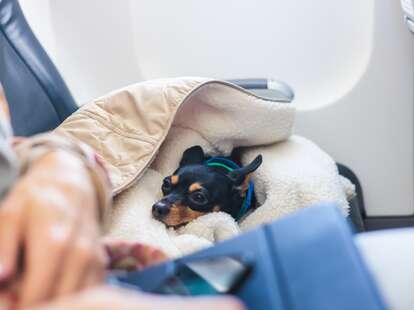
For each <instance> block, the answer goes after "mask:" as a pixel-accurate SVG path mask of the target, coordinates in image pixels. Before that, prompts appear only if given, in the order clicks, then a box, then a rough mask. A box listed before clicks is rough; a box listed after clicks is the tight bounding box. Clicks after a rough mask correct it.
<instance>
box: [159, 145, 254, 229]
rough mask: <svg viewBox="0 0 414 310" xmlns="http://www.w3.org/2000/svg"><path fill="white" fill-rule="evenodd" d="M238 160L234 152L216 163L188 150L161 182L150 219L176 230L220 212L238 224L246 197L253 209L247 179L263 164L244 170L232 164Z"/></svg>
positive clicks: (195, 149) (196, 149)
mask: <svg viewBox="0 0 414 310" xmlns="http://www.w3.org/2000/svg"><path fill="white" fill-rule="evenodd" d="M239 156H240V155H239V154H238V152H237V151H236V152H233V154H232V155H231V156H230V157H225V158H219V159H220V162H216V160H215V158H211V157H208V156H206V155H205V154H204V151H203V149H202V148H201V147H200V146H198V145H197V146H193V147H191V148H189V149H187V150H186V151H185V152H184V153H183V156H182V159H181V161H180V164H179V167H178V169H177V170H176V171H175V172H174V173H173V174H172V175H170V176H167V177H166V178H165V179H164V180H163V183H162V186H161V190H162V193H163V198H162V199H161V200H159V201H158V202H156V203H155V204H154V205H153V206H152V215H153V217H154V218H155V219H157V220H159V221H161V222H163V223H164V224H165V225H167V226H168V227H174V228H178V227H180V226H182V225H185V224H187V223H189V222H190V221H192V220H194V219H196V218H198V217H200V216H202V215H205V214H207V213H210V212H219V211H223V212H226V213H228V214H230V215H231V216H232V217H233V218H235V219H236V220H237V219H238V217H239V215H240V211H241V209H242V208H243V206H244V205H245V203H244V202H245V201H246V197H248V200H249V204H251V205H250V208H255V207H256V206H255V197H254V193H253V189H252V187H253V186H252V184H253V183H252V182H251V181H250V177H251V174H252V173H253V172H254V171H256V170H257V169H258V168H259V166H260V165H261V164H262V156H261V155H258V156H257V157H256V158H255V159H254V160H253V161H252V162H251V163H250V164H248V165H247V166H245V167H240V165H239V164H238V163H236V162H235V161H238V162H239V160H238V159H239V158H238V159H235V158H236V157H239ZM223 161H224V164H223ZM229 165H231V166H232V167H233V168H232V167H229ZM249 192H251V193H249ZM247 207H249V206H247ZM245 211H246V210H245Z"/></svg>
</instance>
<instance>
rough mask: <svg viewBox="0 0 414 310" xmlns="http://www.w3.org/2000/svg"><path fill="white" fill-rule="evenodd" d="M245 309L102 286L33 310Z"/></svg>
mask: <svg viewBox="0 0 414 310" xmlns="http://www.w3.org/2000/svg"><path fill="white" fill-rule="evenodd" d="M98 309H99V310H113V309H117V310H159V309H168V310H194V309H197V310H211V309H214V310H244V309H245V307H244V306H243V305H242V303H241V302H240V301H238V300H237V299H235V298H233V297H229V296H221V297H176V296H160V295H152V294H143V293H137V292H134V291H130V290H125V289H120V288H113V287H105V286H103V287H98V288H93V289H88V290H85V291H83V292H81V293H77V294H75V295H71V296H66V297H63V298H61V299H58V300H56V301H54V302H51V303H47V304H44V305H40V306H38V307H34V308H30V310H98Z"/></svg>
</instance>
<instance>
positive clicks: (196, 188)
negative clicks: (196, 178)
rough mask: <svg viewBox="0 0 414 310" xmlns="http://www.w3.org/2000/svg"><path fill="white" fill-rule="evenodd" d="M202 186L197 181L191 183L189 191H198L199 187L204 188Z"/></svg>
mask: <svg viewBox="0 0 414 310" xmlns="http://www.w3.org/2000/svg"><path fill="white" fill-rule="evenodd" d="M202 188H203V187H202V186H201V185H200V183H198V182H196V183H193V184H191V185H190V187H189V188H188V191H189V192H190V193H191V192H194V191H196V190H198V189H202Z"/></svg>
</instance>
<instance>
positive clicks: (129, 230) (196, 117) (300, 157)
mask: <svg viewBox="0 0 414 310" xmlns="http://www.w3.org/2000/svg"><path fill="white" fill-rule="evenodd" d="M214 87H215V86H207V87H205V89H204V90H203V91H201V92H198V93H197V95H194V96H193V97H191V98H187V99H186V102H185V103H184V104H183V106H181V107H180V109H179V111H178V113H177V115H176V118H175V121H174V123H173V126H172V127H171V129H170V131H169V134H168V136H167V138H166V140H165V141H164V143H163V145H162V146H161V148H160V150H159V153H158V155H157V157H156V158H155V160H154V162H153V163H152V165H151V167H150V168H148V169H147V170H146V172H145V174H144V176H143V177H142V178H140V179H139V181H138V182H137V183H136V184H134V185H133V186H132V187H130V188H129V189H127V190H125V191H124V192H122V193H121V194H119V195H118V196H117V197H116V199H115V207H114V208H113V210H112V213H111V214H108V216H107V221H106V232H107V238H110V239H121V240H126V241H137V242H144V243H148V244H151V245H153V246H156V247H158V248H160V249H162V250H164V251H165V252H166V253H167V255H169V256H171V257H177V256H181V255H184V254H188V253H191V252H193V251H195V250H198V249H201V248H204V247H206V246H209V245H211V244H212V243H214V242H217V241H221V240H224V239H227V238H230V237H233V236H235V235H237V234H239V233H240V232H243V231H246V230H249V229H252V228H254V227H256V226H257V225H260V224H263V223H266V222H270V221H273V220H275V219H278V218H280V217H282V216H285V215H287V214H289V213H291V212H294V211H296V210H298V209H300V208H304V207H309V206H311V205H312V204H315V203H318V202H322V201H324V202H326V201H329V202H334V203H336V204H337V205H338V206H340V207H341V208H342V210H343V212H344V214H345V215H346V214H347V213H348V208H349V206H348V202H347V196H348V198H350V196H352V195H353V194H354V187H353V185H352V184H351V183H350V182H349V181H347V180H346V179H344V178H342V177H340V176H339V175H338V171H337V168H336V165H335V162H334V161H333V160H332V158H331V157H330V156H329V155H327V154H326V153H325V152H324V151H322V150H321V149H320V148H319V147H317V146H316V145H315V144H314V143H312V142H310V141H309V140H307V139H305V138H302V137H299V136H292V137H290V138H289V136H290V134H291V132H292V126H293V120H294V109H293V108H292V107H291V106H289V104H288V103H275V102H273V101H266V100H260V99H258V98H257V97H253V96H252V97H250V99H249V100H245V98H244V100H237V98H238V97H237V96H238V95H237V94H236V93H237V92H240V91H239V90H236V89H233V90H229V89H228V88H227V89H225V88H222V89H221V88H220V87H216V88H215V89H212V88H214ZM220 91H225V92H232V91H233V92H235V93H234V94H232V95H231V96H229V97H228V98H233V100H229V101H224V102H223V101H222V100H215V99H216V96H215V95H217V94H218V93H220ZM226 94H227V93H226ZM245 95H246V94H243V96H245ZM222 97H223V94H220V98H222ZM239 99H240V98H239ZM194 145H201V146H202V147H203V149H204V151H205V152H206V153H208V154H210V155H228V154H229V153H230V152H231V150H232V149H233V148H234V147H238V146H244V147H246V148H245V150H244V152H243V155H242V162H243V164H245V163H248V162H250V161H251V160H252V159H253V158H254V157H255V156H257V155H258V154H262V155H263V164H262V166H261V167H260V168H259V169H258V170H257V171H256V172H255V174H254V175H253V181H254V182H255V194H256V197H257V201H258V204H259V207H258V208H257V209H256V210H254V211H253V212H251V213H250V214H248V215H247V216H246V217H245V218H244V219H242V220H241V221H240V223H236V222H235V221H234V219H233V218H231V217H230V216H229V215H227V214H225V213H222V212H218V213H211V214H207V215H205V216H202V217H200V218H198V219H196V220H194V221H193V222H191V223H189V224H188V225H186V226H184V227H182V228H180V229H179V230H178V231H175V230H173V229H167V228H166V227H165V226H164V224H162V223H160V222H158V221H156V220H154V219H153V218H152V216H151V208H152V205H153V204H154V202H156V201H157V200H158V199H160V197H161V190H160V188H161V183H162V180H163V178H164V177H165V176H167V175H170V174H171V173H172V172H173V171H175V169H176V168H177V167H178V163H179V160H180V159H181V156H182V153H183V152H184V150H185V149H187V148H188V147H191V146H194Z"/></svg>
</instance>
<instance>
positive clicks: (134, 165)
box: [56, 78, 294, 194]
mask: <svg viewBox="0 0 414 310" xmlns="http://www.w3.org/2000/svg"><path fill="white" fill-rule="evenodd" d="M190 101H191V103H189V107H188V108H187V109H188V110H189V111H187V113H181V116H179V118H178V119H177V121H178V123H180V124H181V126H188V127H196V126H199V125H201V124H198V123H197V112H196V111H195V109H196V108H197V106H200V105H204V107H207V109H204V112H205V113H208V112H211V110H212V109H217V107H220V109H221V111H220V113H222V114H226V113H227V114H229V117H234V115H233V114H234V113H236V112H237V110H238V109H244V108H245V106H246V105H247V106H248V105H249V104H250V103H251V102H252V101H255V102H256V103H257V104H259V105H260V104H264V103H265V102H266V101H267V102H273V103H274V104H275V105H281V104H280V103H278V102H276V101H272V100H266V99H263V98H259V97H257V96H255V95H253V94H251V93H249V92H246V91H245V90H243V89H241V88H238V87H236V86H234V85H232V84H229V83H226V82H222V81H214V80H209V79H203V78H180V79H165V80H154V81H148V82H144V83H138V84H135V85H131V86H128V87H126V88H123V89H120V90H117V91H114V92H112V93H110V94H108V95H106V96H104V97H101V98H98V99H97V100H95V101H93V102H91V103H89V104H86V105H85V106H83V107H82V108H81V109H80V110H79V111H77V112H76V113H74V114H73V115H72V116H70V117H69V118H68V119H67V120H65V121H64V122H63V124H62V125H61V126H59V127H58V128H57V129H56V132H58V133H60V134H64V135H67V136H70V137H73V138H76V139H79V140H81V141H83V142H85V143H87V144H89V145H90V146H92V147H93V148H94V149H95V151H96V152H97V153H98V154H99V155H101V157H102V158H103V160H104V162H105V164H106V166H107V168H108V170H109V173H110V176H111V181H112V184H113V185H114V193H115V194H117V193H120V192H121V191H123V190H124V189H126V188H128V187H129V186H130V185H131V184H133V183H134V182H136V181H137V179H139V178H140V177H141V176H142V174H143V172H144V171H145V168H147V167H148V165H149V164H150V163H151V161H152V160H153V159H154V157H155V155H156V152H157V151H158V149H159V148H160V146H161V144H162V142H163V141H164V139H165V137H166V136H167V134H168V132H169V130H170V127H171V125H172V123H173V121H174V118H175V115H176V113H177V110H178V108H179V107H180V106H183V105H184V104H185V103H187V102H190ZM280 108H281V109H282V110H284V111H285V113H282V114H280V115H281V119H280V121H281V122H282V123H281V127H282V126H283V127H284V130H281V131H279V132H273V133H271V132H270V131H267V133H266V131H265V130H263V128H261V130H260V131H256V134H255V136H250V137H249V141H247V140H246V139H244V138H245V136H244V135H243V134H242V133H240V134H239V138H238V139H239V141H237V146H242V145H250V144H252V143H254V144H266V143H272V142H275V141H278V140H283V139H286V138H287V137H289V135H290V134H291V130H292V125H293V117H294V113H293V111H294V108H293V107H292V106H289V105H286V104H284V106H280ZM189 115H191V116H192V118H191V119H190V118H188V116H189ZM269 115H270V116H272V115H271V114H269ZM183 116H184V117H183ZM222 121H224V122H226V118H224V119H222ZM273 121H276V122H277V121H278V120H277V119H274V120H273ZM216 125H217V124H215V126H216ZM220 125H221V126H220V128H223V131H226V128H227V130H230V131H235V130H234V128H228V127H227V126H226V124H225V123H224V124H220ZM209 126H212V124H211V119H210V122H209V123H206V124H204V127H207V128H208V127H209ZM239 126H240V125H239ZM207 130H208V129H207ZM237 130H240V129H236V131H237ZM222 134H223V135H225V132H223V133H222ZM211 138H212V140H220V137H211ZM225 146H226V145H224V144H223V145H221V146H218V147H220V148H223V147H225ZM227 147H229V145H227Z"/></svg>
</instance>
